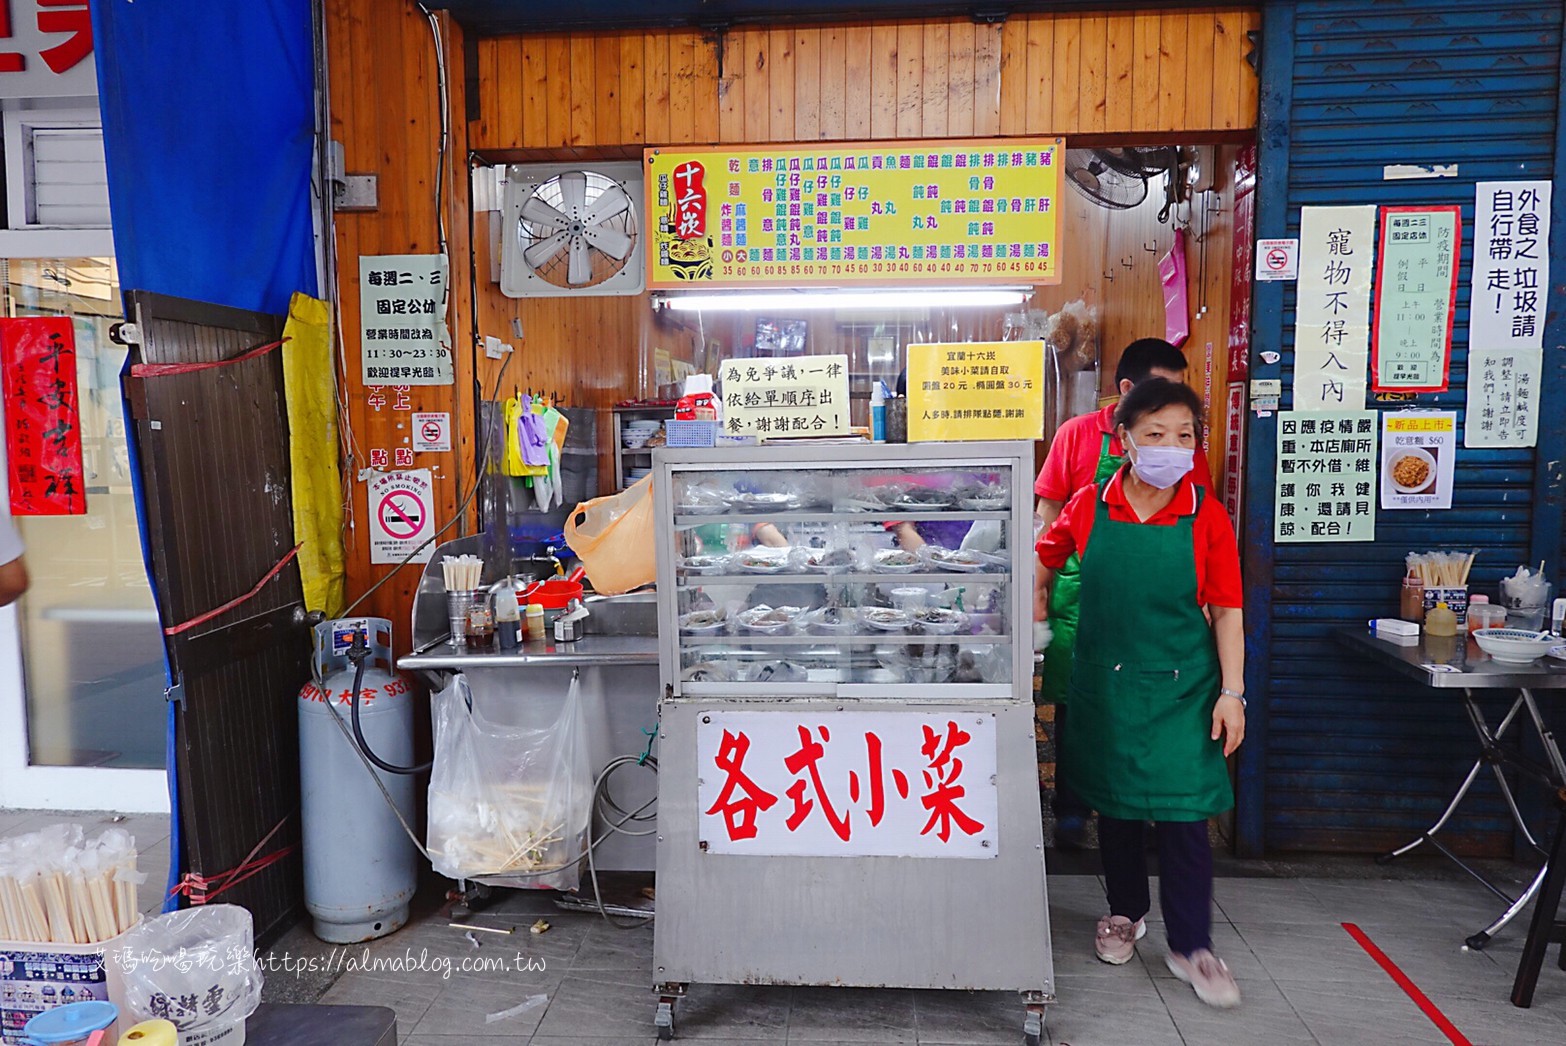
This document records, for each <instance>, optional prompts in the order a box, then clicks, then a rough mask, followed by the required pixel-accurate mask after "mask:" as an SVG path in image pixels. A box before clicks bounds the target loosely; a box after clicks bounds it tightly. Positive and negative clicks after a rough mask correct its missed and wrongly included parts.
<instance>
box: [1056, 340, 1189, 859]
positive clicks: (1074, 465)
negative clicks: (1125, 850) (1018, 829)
mask: <svg viewBox="0 0 1566 1046" xmlns="http://www.w3.org/2000/svg"><path fill="white" fill-rule="evenodd" d="M1185 370H1186V362H1185V354H1184V353H1182V352H1181V351H1180V350H1179V349H1177V348H1175V347H1174V346H1173V345H1171V344H1169V343H1168V342H1167V341H1164V340H1163V339H1162V338H1139V339H1137V340H1136V341H1133V342H1132V343H1131V344H1130V345H1127V346H1126V350H1125V352H1123V353H1121V355H1120V362H1119V364H1117V365H1116V367H1115V388H1116V391H1117V392H1118V393H1119V395H1120V398H1121V399H1124V398H1125V395H1126V393H1128V392H1130V391H1131V390H1132V389H1133V388H1134V387H1135V386H1137V385H1139V384H1140V383H1142V382H1143V381H1146V380H1147V379H1148V378H1163V379H1165V380H1166V381H1174V382H1181V381H1184V380H1185ZM1118 406H1119V400H1117V401H1116V402H1114V403H1111V404H1110V405H1109V406H1107V407H1105V408H1104V409H1103V410H1100V411H1096V412H1094V413H1092V414H1084V415H1082V416H1081V417H1076V418H1072V419H1071V420H1069V421H1067V422H1066V423H1065V424H1064V425H1062V426H1061V427H1060V428H1059V429H1057V430H1056V432H1055V437H1054V439H1052V440H1051V441H1050V445H1049V454H1048V456H1047V457H1045V459H1044V467H1043V468H1042V469H1040V470H1039V475H1038V479H1037V480H1036V481H1035V482H1034V484H1033V492H1034V493H1035V494H1037V495H1038V499H1039V500H1038V507H1037V514H1038V517H1039V518H1040V519H1041V520H1042V521H1043V529H1044V530H1046V531H1047V530H1048V529H1049V527H1050V524H1052V523H1054V522H1055V519H1056V517H1058V516H1059V515H1060V511H1061V509H1063V508H1064V507H1065V505H1066V502H1068V501H1070V500H1071V497H1072V495H1074V494H1076V492H1077V491H1079V490H1081V489H1082V488H1083V487H1091V486H1094V485H1095V484H1097V483H1099V482H1101V481H1103V480H1105V479H1107V478H1109V477H1110V476H1111V475H1113V474H1114V472H1115V470H1116V469H1118V468H1119V467H1120V466H1121V465H1123V464H1125V460H1126V457H1125V454H1126V452H1125V448H1124V447H1122V446H1121V445H1120V440H1119V439H1118V438H1117V437H1116V435H1115V420H1114V418H1115V408H1116V407H1118ZM1192 476H1193V478H1194V480H1195V481H1196V482H1197V483H1199V484H1201V485H1202V486H1204V487H1206V488H1207V489H1208V491H1209V492H1211V490H1212V478H1211V476H1210V474H1209V471H1208V467H1207V458H1206V456H1205V455H1203V454H1201V453H1198V454H1197V455H1196V462H1195V468H1194V470H1193V473H1192ZM1077 565H1078V564H1077V557H1075V556H1073V557H1072V558H1071V559H1070V561H1069V562H1067V564H1066V565H1065V566H1064V567H1063V568H1062V569H1061V570H1060V571H1059V572H1058V573H1056V575H1055V579H1054V582H1053V585H1052V586H1051V587H1050V588H1049V589H1048V590H1046V589H1045V588H1043V587H1038V588H1035V590H1034V593H1033V603H1034V611H1033V616H1034V618H1035V619H1036V620H1040V621H1042V620H1045V618H1046V617H1047V618H1048V620H1049V624H1050V631H1051V634H1052V637H1051V640H1050V645H1049V649H1048V650H1046V651H1045V652H1044V668H1043V674H1042V687H1041V693H1042V695H1043V698H1044V700H1045V701H1050V702H1054V703H1055V704H1056V706H1057V707H1056V709H1055V750H1056V759H1057V761H1058V760H1059V758H1060V749H1061V747H1062V746H1063V745H1064V743H1065V741H1064V737H1065V732H1066V730H1065V719H1066V709H1065V704H1064V702H1065V700H1066V688H1067V686H1069V685H1070V683H1071V654H1072V650H1073V648H1074V647H1075V644H1076V636H1077V591H1078V580H1077V578H1078V575H1077ZM1054 811H1055V842H1056V845H1057V846H1062V847H1064V848H1066V849H1078V848H1080V846H1081V844H1082V833H1083V831H1084V829H1085V827H1086V819H1087V816H1088V814H1089V813H1091V811H1090V810H1088V809H1087V808H1086V807H1085V806H1084V804H1083V803H1082V801H1081V800H1080V799H1078V798H1077V797H1076V795H1075V794H1074V793H1073V792H1072V791H1071V789H1070V788H1069V787H1068V786H1067V785H1065V784H1064V782H1063V781H1062V780H1061V778H1060V776H1059V775H1058V774H1057V775H1056V778H1055V801H1054Z"/></svg>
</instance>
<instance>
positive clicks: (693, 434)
mask: <svg viewBox="0 0 1566 1046" xmlns="http://www.w3.org/2000/svg"><path fill="white" fill-rule="evenodd" d="M663 432H664V440H665V442H667V444H668V445H669V446H671V447H713V446H717V443H718V423H717V422H716V421H673V420H670V421H666V422H664V423H663Z"/></svg>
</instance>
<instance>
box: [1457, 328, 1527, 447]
mask: <svg viewBox="0 0 1566 1046" xmlns="http://www.w3.org/2000/svg"><path fill="white" fill-rule="evenodd" d="M1543 369H1544V352H1543V350H1541V349H1469V350H1468V415H1467V418H1466V420H1465V422H1464V425H1463V446H1465V447H1532V446H1535V445H1537V444H1538V441H1539V381H1540V376H1541V374H1542V373H1543Z"/></svg>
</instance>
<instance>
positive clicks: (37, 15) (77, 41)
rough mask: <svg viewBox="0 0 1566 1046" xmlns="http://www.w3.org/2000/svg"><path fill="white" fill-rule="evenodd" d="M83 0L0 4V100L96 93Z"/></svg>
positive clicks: (89, 26) (87, 14)
mask: <svg viewBox="0 0 1566 1046" xmlns="http://www.w3.org/2000/svg"><path fill="white" fill-rule="evenodd" d="M92 51H93V40H92V13H91V10H90V9H89V8H88V6H87V0H5V2H3V3H0V98H68V97H86V96H88V95H96V94H97V93H98V71H97V67H96V64H95V63H94V62H93V56H92Z"/></svg>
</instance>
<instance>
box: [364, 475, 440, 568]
mask: <svg viewBox="0 0 1566 1046" xmlns="http://www.w3.org/2000/svg"><path fill="white" fill-rule="evenodd" d="M434 492H435V491H434V484H433V482H432V481H431V479H430V470H429V469H409V470H407V471H405V472H376V473H372V474H371V476H370V562H371V563H401V562H402V561H403V560H404V559H406V558H407V557H408V553H410V552H412V551H413V550H414V549H416V548H418V547H419V546H420V545H422V544H423V543H424V542H425V541H428V540H429V537H430V535H431V534H433V533H434V532H435V518H434V505H435V499H434ZM434 551H435V545H434V543H433V542H431V543H430V544H429V545H428V546H427V547H425V548H424V549H423V550H422V551H420V552H419V554H418V555H416V556H414V557H413V560H412V561H413V562H415V563H428V562H429V560H430V554H431V553H432V552H434Z"/></svg>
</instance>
